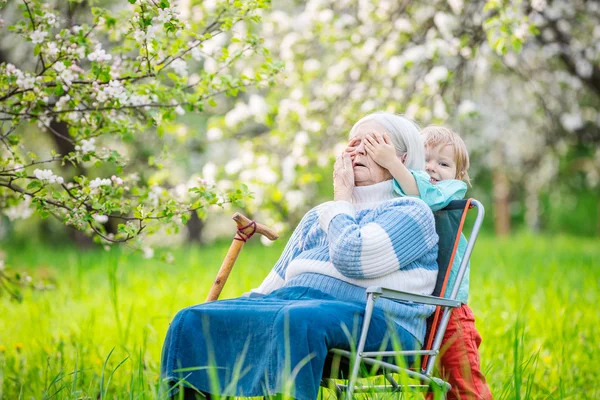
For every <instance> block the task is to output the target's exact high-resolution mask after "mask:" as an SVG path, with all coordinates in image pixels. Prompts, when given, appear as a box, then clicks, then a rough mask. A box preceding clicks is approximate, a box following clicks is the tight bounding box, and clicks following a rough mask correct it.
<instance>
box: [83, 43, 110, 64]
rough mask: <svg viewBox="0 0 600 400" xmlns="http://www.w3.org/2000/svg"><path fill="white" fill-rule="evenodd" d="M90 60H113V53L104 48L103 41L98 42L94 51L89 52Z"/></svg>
mask: <svg viewBox="0 0 600 400" xmlns="http://www.w3.org/2000/svg"><path fill="white" fill-rule="evenodd" d="M88 60H90V61H97V62H103V61H110V60H112V55H110V54H108V53H106V51H104V49H102V43H98V44H96V47H95V49H94V51H93V52H91V53H90V54H88Z"/></svg>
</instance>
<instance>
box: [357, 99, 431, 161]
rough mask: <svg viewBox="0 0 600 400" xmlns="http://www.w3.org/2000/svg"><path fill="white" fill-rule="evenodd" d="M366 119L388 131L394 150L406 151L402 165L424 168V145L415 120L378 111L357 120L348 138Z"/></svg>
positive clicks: (402, 152)
mask: <svg viewBox="0 0 600 400" xmlns="http://www.w3.org/2000/svg"><path fill="white" fill-rule="evenodd" d="M366 121H374V122H376V123H378V124H379V125H381V126H383V127H384V128H385V130H386V131H388V133H389V134H390V139H391V140H392V143H393V144H394V147H396V151H398V152H399V153H400V154H404V153H406V160H405V162H404V165H406V167H407V168H408V169H412V170H424V169H425V147H424V144H423V138H422V137H421V135H420V133H419V130H420V128H419V125H417V123H416V122H415V121H413V120H411V119H409V118H407V117H405V116H403V115H399V114H393V113H390V112H385V111H379V112H376V113H373V114H369V115H367V116H366V117H363V118H361V119H360V120H358V122H357V123H355V124H354V126H353V127H352V129H351V130H350V138H352V137H354V135H355V134H356V129H357V128H358V126H359V125H360V124H362V123H363V122H366Z"/></svg>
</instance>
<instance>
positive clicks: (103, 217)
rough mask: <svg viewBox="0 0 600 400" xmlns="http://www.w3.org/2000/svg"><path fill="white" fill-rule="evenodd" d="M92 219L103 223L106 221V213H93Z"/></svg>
mask: <svg viewBox="0 0 600 400" xmlns="http://www.w3.org/2000/svg"><path fill="white" fill-rule="evenodd" d="M94 220H95V221H96V222H98V223H99V224H104V223H106V222H108V215H100V214H94Z"/></svg>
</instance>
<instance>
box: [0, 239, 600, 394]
mask: <svg viewBox="0 0 600 400" xmlns="http://www.w3.org/2000/svg"><path fill="white" fill-rule="evenodd" d="M228 245H229V244H228V243H224V244H220V245H215V246H211V247H203V248H200V247H195V248H189V249H180V250H175V251H173V253H174V255H175V257H176V261H175V263H174V264H172V265H169V264H165V263H162V262H160V261H156V260H144V259H142V258H141V257H140V256H139V255H137V254H126V252H125V251H121V252H119V251H114V250H113V251H111V252H105V251H103V250H100V249H95V250H92V251H78V250H76V249H73V248H69V247H56V248H50V247H34V246H31V247H26V248H23V247H19V248H11V247H10V246H9V245H4V246H2V249H3V251H4V252H5V253H6V263H7V264H8V265H9V266H10V267H11V270H13V271H22V272H26V273H28V274H30V275H32V276H33V278H34V280H37V279H47V280H52V281H55V284H56V288H55V289H54V290H50V291H43V292H40V291H25V292H24V297H25V298H24V301H23V302H22V303H16V302H13V301H10V300H9V298H8V297H7V296H6V295H5V294H4V295H2V296H0V399H11V400H12V399H19V398H22V399H31V398H36V399H42V398H44V399H79V398H94V399H96V398H98V399H100V398H102V399H109V398H110V399H114V398H118V399H128V398H136V399H142V398H146V399H154V398H159V397H160V396H159V392H158V385H157V382H158V371H159V363H160V351H161V346H162V342H163V339H164V336H165V333H166V330H167V327H168V324H169V322H170V320H171V318H172V317H173V316H174V315H175V313H176V312H177V311H178V310H180V309H181V308H183V307H186V306H189V305H193V304H197V303H201V302H203V301H204V299H205V297H206V294H207V292H208V289H209V287H210V285H211V283H212V280H213V279H214V276H215V275H216V271H217V270H218V268H219V266H220V264H221V261H222V259H223V257H224V255H225V253H226V252H227V247H228ZM283 245H284V243H283V242H281V243H278V244H277V245H275V246H273V247H270V248H265V247H262V246H260V245H257V244H256V243H255V244H250V243H249V244H248V245H246V248H245V249H244V251H243V252H242V254H241V256H240V258H239V260H238V263H237V265H236V267H235V269H234V272H233V275H232V277H230V279H229V281H228V283H227V285H226V286H225V290H224V293H223V295H222V297H235V296H238V295H240V294H241V293H243V292H245V291H248V290H249V289H250V288H253V287H256V286H257V285H258V284H259V283H260V282H261V280H262V278H263V277H264V276H266V274H267V273H268V271H269V270H270V267H271V266H272V265H273V263H274V262H275V261H276V259H277V257H278V255H279V254H280V253H281V251H282V248H283ZM471 265H472V272H471V297H470V305H471V307H472V308H473V310H474V312H475V315H476V318H477V328H478V330H479V331H480V333H481V335H482V336H483V344H482V346H481V349H480V350H481V357H482V368H483V370H484V371H485V373H486V376H487V378H488V381H489V383H490V386H491V389H492V393H493V394H494V395H495V398H497V399H503V398H506V399H516V398H519V399H525V398H532V399H546V398H548V399H581V398H590V399H593V398H600V384H599V383H598V379H597V378H598V373H597V370H598V364H599V362H600V351H599V350H600V328H599V327H598V315H599V312H598V304H599V303H600V296H599V291H598V289H599V288H598V285H599V281H600V246H598V242H597V240H593V239H580V238H569V237H557V238H548V237H533V236H527V235H519V236H516V237H513V238H510V239H502V240H500V239H497V238H494V237H483V238H481V239H480V240H479V242H478V245H477V247H476V251H475V254H474V256H473V259H472V264H471Z"/></svg>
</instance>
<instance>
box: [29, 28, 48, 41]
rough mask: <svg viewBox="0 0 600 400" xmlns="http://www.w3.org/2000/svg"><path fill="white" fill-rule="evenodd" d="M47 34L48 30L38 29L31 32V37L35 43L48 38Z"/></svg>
mask: <svg viewBox="0 0 600 400" xmlns="http://www.w3.org/2000/svg"><path fill="white" fill-rule="evenodd" d="M46 36H48V32H44V31H41V30H39V29H38V30H35V31H33V32H32V33H31V36H30V38H31V41H32V42H33V43H34V44H39V43H42V42H43V41H44V40H46Z"/></svg>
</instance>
